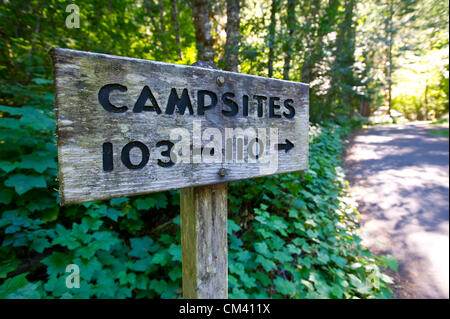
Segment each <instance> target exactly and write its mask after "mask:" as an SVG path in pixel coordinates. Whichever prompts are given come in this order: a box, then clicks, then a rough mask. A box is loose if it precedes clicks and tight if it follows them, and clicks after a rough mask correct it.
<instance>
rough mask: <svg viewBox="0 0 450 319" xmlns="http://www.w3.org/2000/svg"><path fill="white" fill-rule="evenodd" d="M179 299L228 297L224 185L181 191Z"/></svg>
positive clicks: (225, 195) (225, 194) (225, 190)
mask: <svg viewBox="0 0 450 319" xmlns="http://www.w3.org/2000/svg"><path fill="white" fill-rule="evenodd" d="M180 204H181V255H182V273H183V298H206V299H226V298H228V245H227V183H220V184H214V185H209V186H200V187H189V188H184V189H181V201H180Z"/></svg>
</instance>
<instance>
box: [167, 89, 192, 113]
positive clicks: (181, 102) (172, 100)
mask: <svg viewBox="0 0 450 319" xmlns="http://www.w3.org/2000/svg"><path fill="white" fill-rule="evenodd" d="M175 106H176V107H177V108H178V112H179V113H180V114H181V115H183V114H184V112H185V111H186V107H187V108H188V109H189V114H191V115H192V114H194V110H193V109H192V103H191V99H190V98H189V93H188V90H187V89H183V92H182V93H181V98H179V97H178V93H177V90H176V89H174V88H173V89H172V90H171V91H170V96H169V101H168V102H167V107H166V114H173V112H174V111H175Z"/></svg>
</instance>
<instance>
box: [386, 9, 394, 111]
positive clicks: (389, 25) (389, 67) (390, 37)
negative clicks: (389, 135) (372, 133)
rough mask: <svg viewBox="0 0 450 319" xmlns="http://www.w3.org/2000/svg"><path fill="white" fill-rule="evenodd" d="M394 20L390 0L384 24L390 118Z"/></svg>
mask: <svg viewBox="0 0 450 319" xmlns="http://www.w3.org/2000/svg"><path fill="white" fill-rule="evenodd" d="M393 18H394V3H393V1H392V0H390V1H389V19H388V21H387V22H386V29H387V30H386V31H387V38H388V61H387V64H388V65H387V68H386V72H387V74H386V77H387V84H388V96H387V98H388V114H389V116H390V117H391V118H392V114H391V108H392V70H393V65H392V46H393V41H394V39H393V38H394V37H393V33H394V30H393V28H392V24H393V23H394V22H393Z"/></svg>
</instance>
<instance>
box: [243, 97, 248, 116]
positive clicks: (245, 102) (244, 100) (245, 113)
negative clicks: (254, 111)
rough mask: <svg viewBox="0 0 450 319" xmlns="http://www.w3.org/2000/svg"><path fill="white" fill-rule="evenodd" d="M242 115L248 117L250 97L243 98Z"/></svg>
mask: <svg viewBox="0 0 450 319" xmlns="http://www.w3.org/2000/svg"><path fill="white" fill-rule="evenodd" d="M242 115H243V116H248V95H244V96H242Z"/></svg>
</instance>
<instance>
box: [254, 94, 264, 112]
mask: <svg viewBox="0 0 450 319" xmlns="http://www.w3.org/2000/svg"><path fill="white" fill-rule="evenodd" d="M253 98H254V99H256V101H257V102H258V117H262V116H263V106H264V105H263V101H265V100H267V97H265V96H263V95H254V96H253Z"/></svg>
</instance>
